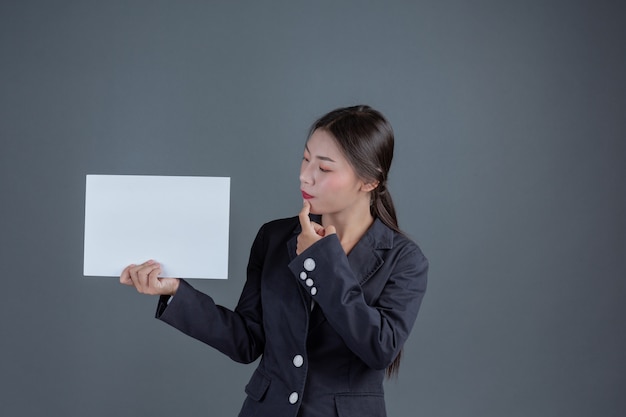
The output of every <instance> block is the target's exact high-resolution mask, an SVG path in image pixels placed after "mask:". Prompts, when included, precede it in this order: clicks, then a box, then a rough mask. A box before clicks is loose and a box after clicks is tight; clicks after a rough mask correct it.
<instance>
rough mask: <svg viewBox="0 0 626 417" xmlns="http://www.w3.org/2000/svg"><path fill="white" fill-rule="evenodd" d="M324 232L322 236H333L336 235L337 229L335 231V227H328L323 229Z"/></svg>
mask: <svg viewBox="0 0 626 417" xmlns="http://www.w3.org/2000/svg"><path fill="white" fill-rule="evenodd" d="M324 232H325V233H324V236H328V235H334V234H336V233H337V229H335V226H328V227H327V228H326V229H324Z"/></svg>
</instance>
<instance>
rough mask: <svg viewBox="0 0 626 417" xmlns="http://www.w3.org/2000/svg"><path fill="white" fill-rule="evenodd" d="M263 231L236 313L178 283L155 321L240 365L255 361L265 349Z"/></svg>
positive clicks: (162, 302)
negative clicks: (204, 344)
mask: <svg viewBox="0 0 626 417" xmlns="http://www.w3.org/2000/svg"><path fill="white" fill-rule="evenodd" d="M264 246H265V245H264V237H263V228H261V230H259V233H258V234H257V237H256V239H255V240H254V243H253V245H252V249H251V251H250V258H249V261H248V268H247V279H246V283H245V285H244V288H243V290H242V292H241V296H240V298H239V302H238V303H237V307H236V308H235V310H234V311H233V310H229V309H227V308H225V307H222V306H220V305H217V304H215V302H214V300H213V298H211V297H210V296H208V295H206V294H204V293H202V292H200V291H198V290H196V289H195V288H193V287H192V286H191V285H189V283H187V282H186V281H184V280H181V282H180V286H179V288H178V291H177V292H176V295H175V296H174V297H173V298H172V300H171V301H170V302H169V304H168V303H167V301H168V298H169V297H161V298H160V299H159V303H158V306H157V312H156V318H158V319H159V320H162V321H164V322H165V323H167V324H169V325H171V326H173V327H175V328H176V329H178V330H180V331H181V332H183V333H185V334H187V335H188V336H191V337H193V338H195V339H197V340H199V341H201V342H204V343H206V344H208V345H210V346H212V347H214V348H216V349H217V350H219V351H220V352H222V353H224V354H225V355H227V356H229V357H230V358H231V359H233V360H235V361H237V362H241V363H251V362H253V361H255V360H256V359H257V358H258V357H259V356H260V355H261V353H263V349H264V346H265V334H264V331H263V311H262V307H261V271H262V269H263V259H264Z"/></svg>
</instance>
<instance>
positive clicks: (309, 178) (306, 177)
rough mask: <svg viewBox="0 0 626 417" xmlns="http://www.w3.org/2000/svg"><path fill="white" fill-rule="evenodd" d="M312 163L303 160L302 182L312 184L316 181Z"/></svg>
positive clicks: (301, 168)
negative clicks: (311, 168)
mask: <svg viewBox="0 0 626 417" xmlns="http://www.w3.org/2000/svg"><path fill="white" fill-rule="evenodd" d="M309 165H310V164H307V163H306V161H302V165H301V166H300V183H301V184H307V185H312V184H313V183H314V179H313V175H312V172H311V170H310V169H308V168H309Z"/></svg>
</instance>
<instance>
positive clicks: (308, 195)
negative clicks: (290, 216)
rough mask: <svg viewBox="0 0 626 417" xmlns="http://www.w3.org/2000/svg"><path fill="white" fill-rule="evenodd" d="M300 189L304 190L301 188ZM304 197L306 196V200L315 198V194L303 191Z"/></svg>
mask: <svg viewBox="0 0 626 417" xmlns="http://www.w3.org/2000/svg"><path fill="white" fill-rule="evenodd" d="M300 191H302V190H300ZM302 198H304V199H305V200H310V199H312V198H313V196H312V195H311V194H308V193H306V192H304V191H302Z"/></svg>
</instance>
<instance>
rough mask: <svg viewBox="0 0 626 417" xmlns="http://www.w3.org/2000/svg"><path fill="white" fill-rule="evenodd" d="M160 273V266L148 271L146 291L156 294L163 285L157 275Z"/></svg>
mask: <svg viewBox="0 0 626 417" xmlns="http://www.w3.org/2000/svg"><path fill="white" fill-rule="evenodd" d="M160 274H161V267H160V266H159V267H158V268H154V269H153V270H152V271H150V272H149V273H148V282H147V283H148V291H149V293H150V294H158V293H159V290H160V289H161V287H162V286H163V285H162V283H161V280H160V279H159V275H160Z"/></svg>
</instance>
